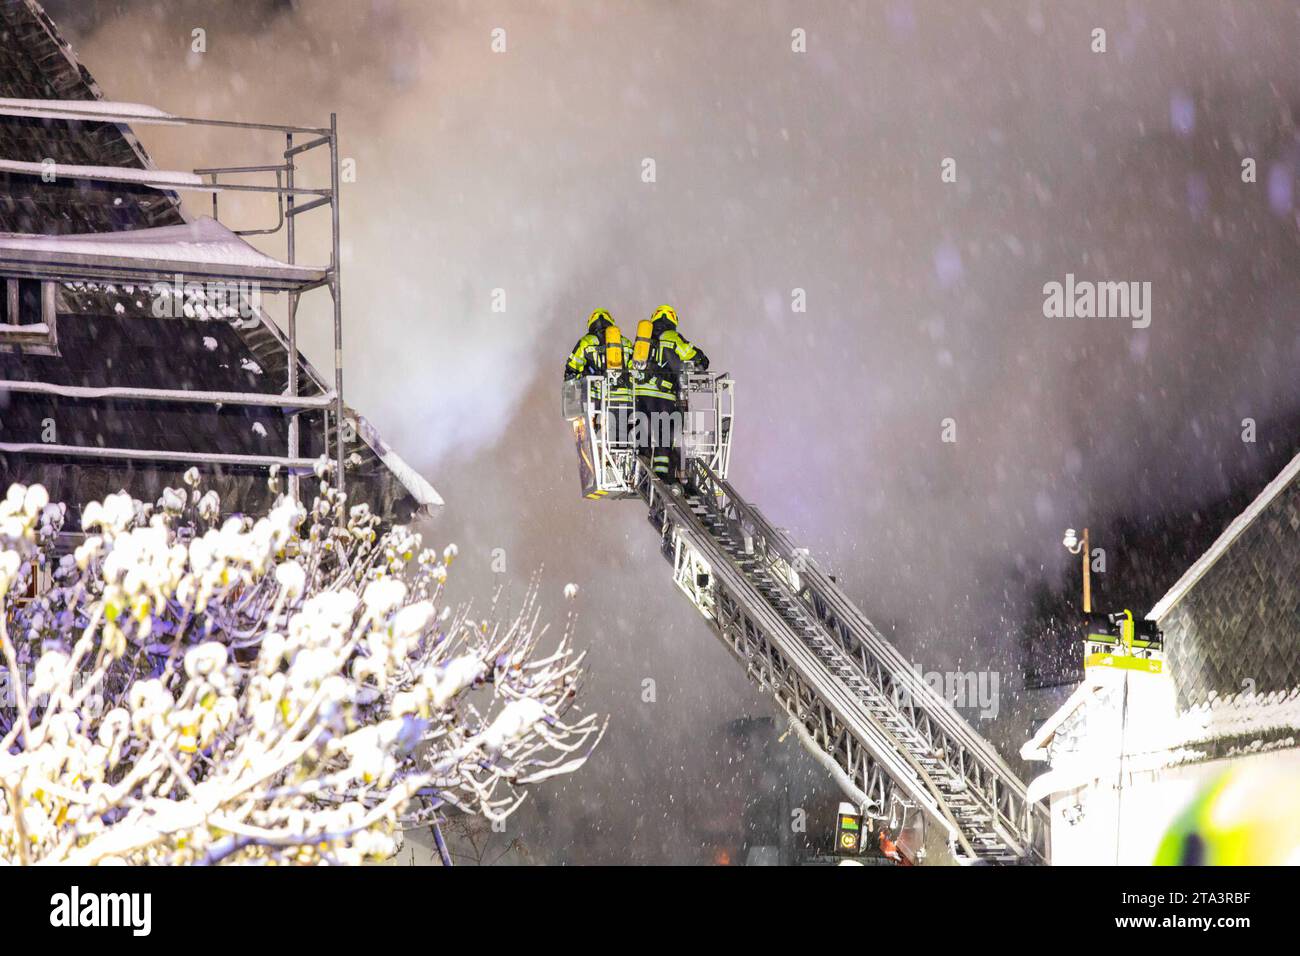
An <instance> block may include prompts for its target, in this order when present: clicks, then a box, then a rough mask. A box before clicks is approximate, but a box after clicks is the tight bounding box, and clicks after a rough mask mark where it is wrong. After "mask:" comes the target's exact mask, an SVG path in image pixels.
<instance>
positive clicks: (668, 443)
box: [632, 305, 709, 482]
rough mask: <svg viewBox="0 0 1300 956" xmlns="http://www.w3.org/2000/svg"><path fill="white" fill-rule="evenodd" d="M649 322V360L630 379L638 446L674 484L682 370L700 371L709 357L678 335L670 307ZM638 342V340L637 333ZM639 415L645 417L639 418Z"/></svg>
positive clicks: (678, 465)
mask: <svg viewBox="0 0 1300 956" xmlns="http://www.w3.org/2000/svg"><path fill="white" fill-rule="evenodd" d="M650 322H651V329H650V352H649V357H648V360H647V361H646V363H645V366H644V368H637V367H636V364H634V371H633V378H632V381H633V392H634V394H635V399H636V409H637V412H638V418H639V422H638V426H639V430H640V432H641V434H640V435H639V438H640V442H639V444H640V446H641V448H642V449H643V450H644V451H646V452H647V453H648V454H650V456H651V465H652V467H653V468H654V473H655V474H656V475H658V476H659V477H660V478H664V479H667V480H669V481H674V482H675V481H676V480H677V477H678V473H679V471H680V470H681V449H680V448H679V447H678V446H677V440H678V439H679V437H680V417H679V416H678V415H676V414H675V413H676V412H678V410H679V409H678V390H679V385H680V377H681V373H682V367H683V365H685V364H686V363H687V362H690V363H691V364H692V365H693V366H694V367H695V368H696V369H698V370H700V371H703V370H705V369H707V368H708V367H709V357H708V356H707V355H705V354H704V352H703V351H702V350H701V349H698V348H696V347H695V346H694V345H692V344H691V343H690V342H689V341H687V340H686V339H685V338H684V337H683V336H682V334H681V333H680V332H678V331H677V312H676V311H675V310H674V309H673V307H672V306H670V305H661V306H659V308H657V309H655V310H654V312H653V313H652V314H651V316H650ZM637 338H638V339H640V338H641V333H640V332H638V333H637ZM634 354H635V353H634ZM638 364H639V363H638ZM640 413H644V415H645V417H644V418H640Z"/></svg>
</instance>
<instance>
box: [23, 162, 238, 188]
mask: <svg viewBox="0 0 1300 956" xmlns="http://www.w3.org/2000/svg"><path fill="white" fill-rule="evenodd" d="M0 173H17V174H18V175H20V176H49V175H53V176H55V177H56V178H57V177H60V176H62V177H63V178H65V179H96V180H99V181H100V182H105V183H130V184H131V185H133V186H154V187H156V188H158V189H198V190H202V191H204V192H219V191H220V189H221V187H220V186H218V185H214V184H213V183H211V182H208V181H207V180H205V179H204V178H203V177H201V176H199V175H197V174H196V173H185V172H179V171H177V170H170V169H128V168H126V167H122V166H77V165H73V164H70V163H45V162H42V163H29V162H24V161H22V160H17V159H0Z"/></svg>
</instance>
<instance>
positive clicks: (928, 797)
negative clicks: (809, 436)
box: [636, 461, 978, 859]
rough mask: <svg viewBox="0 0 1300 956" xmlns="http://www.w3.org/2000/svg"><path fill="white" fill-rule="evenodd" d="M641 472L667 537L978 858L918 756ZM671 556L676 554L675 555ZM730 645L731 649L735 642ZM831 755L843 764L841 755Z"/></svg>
mask: <svg viewBox="0 0 1300 956" xmlns="http://www.w3.org/2000/svg"><path fill="white" fill-rule="evenodd" d="M636 470H637V480H636V485H637V487H638V490H639V491H640V493H641V497H642V498H643V500H645V501H647V502H648V503H650V504H651V507H652V509H653V508H654V507H655V502H656V500H657V501H658V502H660V503H661V504H660V505H659V507H660V508H661V509H662V511H661V514H662V516H663V517H662V521H663V524H662V525H661V533H663V534H665V535H669V534H671V533H672V532H673V530H674V528H676V529H678V530H680V531H682V532H683V533H686V534H687V536H688V537H689V538H690V539H691V543H692V545H693V546H694V547H696V548H697V549H698V550H699V551H700V552H701V553H702V554H703V555H704V558H705V560H706V561H707V562H708V563H709V564H710V566H711V567H712V568H713V570H714V577H715V578H716V579H717V580H718V582H719V583H721V584H723V585H724V586H725V587H727V588H728V589H729V590H731V591H732V592H733V594H734V595H735V596H734V597H733V600H734V601H735V603H736V605H737V606H738V607H739V608H740V609H741V611H742V614H743V620H744V621H745V622H746V623H750V622H752V624H753V626H754V627H755V628H756V629H758V630H760V631H764V632H766V635H767V641H768V643H769V645H770V646H771V647H773V648H774V649H776V650H777V652H778V653H779V654H781V655H782V656H783V657H784V658H786V659H787V660H788V661H789V663H790V664H791V670H792V671H793V672H794V673H796V674H798V676H799V679H800V680H801V681H803V682H804V683H806V684H807V685H808V687H809V692H810V693H811V695H812V697H813V699H815V700H816V701H818V702H819V703H821V704H824V705H825V706H826V707H828V708H829V709H830V710H831V711H832V712H833V713H834V714H835V716H836V717H837V719H838V720H840V721H841V722H842V723H844V724H845V726H846V727H847V728H849V730H850V732H851V733H852V735H853V736H854V737H855V738H856V739H857V740H858V742H859V744H860V746H861V747H862V748H865V750H867V751H868V752H869V753H870V755H871V756H872V757H873V758H874V762H875V763H877V764H879V765H881V767H882V768H883V770H884V772H885V773H887V774H888V775H889V776H890V777H891V778H892V779H893V781H894V782H895V783H896V784H898V785H899V786H900V787H901V788H902V789H904V790H905V791H906V792H907V794H908V796H909V797H910V798H911V800H912V802H913V803H915V804H916V805H918V806H921V807H923V808H924V809H926V810H927V811H928V812H929V813H930V815H931V816H932V817H933V818H934V819H935V820H936V821H938V822H939V823H940V824H942V825H943V826H944V827H945V828H946V829H947V830H948V832H949V834H950V836H951V837H952V840H953V842H954V843H956V844H958V845H960V847H961V848H962V850H964V851H965V853H966V854H967V855H968V856H969V857H971V858H972V859H973V858H976V857H977V856H978V854H977V853H976V851H975V849H974V847H973V846H972V845H971V844H970V843H969V841H968V840H967V838H966V835H965V833H964V832H963V830H962V827H961V825H960V823H959V822H958V820H957V819H956V817H955V815H954V814H953V812H952V810H951V809H950V808H949V807H948V806H947V803H946V800H945V798H944V795H943V793H942V792H941V791H940V789H939V787H938V785H937V783H936V782H935V781H934V780H933V778H932V777H931V776H930V774H929V773H928V772H927V771H926V770H925V768H924V767H922V766H921V765H920V764H919V762H917V760H916V758H915V755H913V754H912V753H911V752H910V750H909V749H908V748H907V747H906V746H905V745H904V744H903V743H902V742H900V741H899V740H898V739H897V738H896V737H895V736H894V735H893V734H892V733H891V732H890V731H889V729H888V728H886V727H884V726H882V725H881V724H880V723H879V722H878V721H877V719H876V718H875V717H874V716H873V715H872V714H871V713H870V712H869V711H868V710H867V709H866V707H865V706H864V703H863V701H862V700H861V698H860V697H859V696H858V695H857V694H856V693H854V692H852V691H849V690H848V689H847V688H846V687H845V686H844V684H843V682H842V681H841V680H840V678H838V677H837V676H836V675H835V674H834V673H833V672H831V671H830V669H829V668H828V667H827V665H826V664H824V663H823V662H822V661H820V660H819V659H818V658H817V657H816V656H815V655H814V654H813V652H812V651H811V650H810V649H809V648H808V647H807V645H806V644H805V643H804V642H803V640H802V639H800V638H799V636H798V635H797V634H795V633H794V632H793V631H791V630H790V628H789V625H787V624H786V623H785V622H784V621H783V620H782V619H781V618H779V617H778V616H777V615H776V614H775V613H774V612H773V611H772V610H771V608H770V606H769V605H768V603H767V601H766V600H765V599H764V598H763V596H762V595H761V594H759V593H758V591H757V589H756V588H755V587H754V585H753V584H752V583H751V582H750V581H749V580H748V579H747V578H745V576H744V575H743V573H741V572H740V571H739V569H737V568H735V567H734V565H733V564H732V561H731V558H730V556H729V555H727V554H726V552H725V551H723V550H722V549H721V548H718V547H717V546H716V545H715V544H714V542H713V538H712V535H710V534H709V532H708V530H707V529H705V528H704V527H703V526H702V525H700V524H699V521H698V519H697V518H696V517H695V515H693V514H691V512H690V511H689V509H687V508H686V507H685V506H684V504H683V503H682V502H681V501H679V500H678V499H675V498H673V497H672V496H671V495H669V494H668V493H667V492H666V491H665V490H664V488H663V485H662V483H661V482H660V481H659V480H658V479H657V478H655V477H654V476H653V475H650V474H649V473H647V472H646V469H645V468H644V464H643V463H641V462H639V461H638V465H637V469H636ZM652 513H653V512H652ZM667 550H669V552H670V553H671V549H667ZM728 644H729V645H730V642H729V641H728ZM792 716H795V717H796V719H798V720H801V721H804V722H805V726H806V727H808V729H809V731H810V732H811V733H814V735H815V728H814V727H813V726H809V724H808V723H807V722H806V721H805V718H804V716H803V715H800V714H794V715H792ZM828 752H829V751H828ZM831 755H832V756H833V757H836V759H837V760H838V759H839V758H838V756H837V754H835V753H832V754H831ZM841 765H842V766H843V764H841ZM844 769H845V770H846V772H849V773H850V775H852V774H853V773H854V768H853V767H852V766H846V767H845V768H844Z"/></svg>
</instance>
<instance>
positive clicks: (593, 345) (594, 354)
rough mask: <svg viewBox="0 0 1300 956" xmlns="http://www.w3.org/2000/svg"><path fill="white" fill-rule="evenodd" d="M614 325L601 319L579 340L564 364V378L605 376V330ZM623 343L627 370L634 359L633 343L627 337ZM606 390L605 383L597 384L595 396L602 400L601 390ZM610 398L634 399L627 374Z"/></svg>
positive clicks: (623, 376) (624, 362)
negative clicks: (628, 364)
mask: <svg viewBox="0 0 1300 956" xmlns="http://www.w3.org/2000/svg"><path fill="white" fill-rule="evenodd" d="M612 324H613V323H612V322H609V321H608V320H606V319H599V320H597V321H596V323H595V324H594V325H592V327H591V329H590V330H588V332H587V334H586V335H584V336H583V337H582V338H580V339H578V344H577V345H575V346H574V347H573V351H572V352H570V353H569V358H568V361H566V362H565V363H564V377H565V378H566V379H568V378H583V377H585V376H588V375H604V374H605V329H607V328H609V327H610V326H611V325H612ZM621 338H622V342H623V368H625V369H626V368H627V363H628V362H630V361H631V359H632V343H631V342H630V341H628V338H627V336H626V335H623V336H621ZM603 388H604V383H603V382H597V383H595V389H596V391H595V392H594V396H595V397H596V398H600V397H602V396H601V390H603ZM610 398H611V399H613V400H615V401H618V400H620V399H622V400H624V401H630V400H631V398H632V386H631V383H630V382H629V380H628V376H627V373H626V372H624V373H623V375H621V376H620V377H619V384H618V385H617V386H615V388H614V390H613V391H612V392H611V393H610Z"/></svg>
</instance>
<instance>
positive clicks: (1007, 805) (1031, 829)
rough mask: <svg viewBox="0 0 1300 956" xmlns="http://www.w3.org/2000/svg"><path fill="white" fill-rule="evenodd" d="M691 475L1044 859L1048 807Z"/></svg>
mask: <svg viewBox="0 0 1300 956" xmlns="http://www.w3.org/2000/svg"><path fill="white" fill-rule="evenodd" d="M697 471H699V472H700V473H701V474H699V475H698V477H699V478H700V479H701V483H702V484H703V485H705V492H706V493H705V495H704V499H705V501H706V503H709V504H710V505H716V506H718V507H719V508H720V511H721V513H722V515H723V516H724V517H726V518H728V519H729V520H731V521H733V522H737V523H739V524H740V525H741V526H742V527H744V529H745V531H747V532H749V534H750V535H751V536H752V538H753V539H754V542H755V552H756V554H758V555H759V556H761V557H764V558H765V559H766V560H768V561H769V563H771V556H770V554H766V553H763V552H766V551H767V549H768V548H771V547H772V545H773V544H775V545H776V546H777V557H778V558H779V559H780V560H781V561H782V563H785V564H786V565H787V568H786V569H779V570H778V573H777V574H775V575H774V577H776V578H778V579H779V583H780V584H781V585H783V586H785V587H786V590H787V591H788V592H790V596H791V597H793V598H795V599H796V600H798V602H799V603H800V604H801V605H802V606H804V607H806V608H808V610H809V611H810V612H811V613H812V614H813V615H814V616H815V617H816V618H817V620H818V622H819V623H820V624H821V625H822V626H823V627H825V628H827V629H828V630H830V631H832V633H833V634H834V635H835V636H836V637H837V638H839V643H840V646H841V647H843V648H844V649H845V650H846V651H847V652H848V655H849V657H850V658H851V659H852V660H853V661H854V663H855V664H856V666H857V667H858V669H859V670H860V671H862V673H863V674H864V676H865V677H866V678H867V679H868V680H869V681H871V682H872V684H873V685H874V686H875V688H876V689H877V690H878V691H879V692H880V693H881V694H882V695H884V696H886V697H887V698H888V699H889V700H890V701H891V703H892V704H893V705H894V707H895V709H896V710H897V711H899V712H900V714H902V715H903V716H904V717H905V718H906V719H907V720H908V721H909V722H910V723H911V724H912V725H913V727H914V728H915V729H916V730H917V732H918V733H919V734H920V735H921V736H922V737H923V738H924V739H926V740H927V741H928V743H929V744H930V746H931V748H932V750H933V751H935V752H942V753H943V754H944V755H945V759H946V761H947V762H948V763H949V765H950V766H952V767H953V770H954V773H957V774H959V775H960V776H961V778H962V779H963V780H965V781H966V782H967V784H968V786H969V787H970V790H971V793H972V794H973V795H975V796H976V797H977V799H978V800H979V801H980V802H981V803H982V804H984V805H985V807H986V810H987V811H988V812H989V814H990V815H991V817H992V818H993V821H994V824H995V826H996V828H997V829H998V830H1000V831H1002V833H1003V835H1004V837H1005V838H1006V839H1007V840H1008V842H1009V843H1011V844H1020V845H1023V846H1025V847H1027V848H1028V849H1027V851H1026V852H1029V853H1031V854H1032V855H1034V856H1036V857H1040V858H1045V855H1046V847H1045V845H1040V844H1042V842H1043V840H1045V834H1046V830H1047V820H1046V810H1045V808H1043V807H1042V806H1041V804H1033V805H1030V804H1029V803H1028V800H1027V794H1026V790H1025V787H1024V784H1023V783H1022V782H1021V781H1020V780H1019V778H1018V777H1017V776H1016V775H1015V773H1014V772H1013V771H1012V770H1011V769H1010V767H1009V766H1007V764H1006V763H1005V762H1004V761H1003V760H1002V758H1001V756H1000V755H998V754H997V752H996V751H995V750H994V749H993V748H992V746H991V745H990V744H989V743H988V742H987V741H985V740H984V739H983V737H981V736H979V735H978V734H977V733H976V732H975V731H974V729H973V728H971V727H970V725H969V724H968V723H967V722H966V721H965V720H964V719H963V718H962V717H961V715H960V714H958V713H957V711H956V709H955V708H953V707H952V705H951V704H950V703H949V702H948V701H947V700H946V699H944V697H943V696H942V695H940V694H938V693H937V692H935V690H934V689H933V688H932V687H931V686H930V685H929V684H928V683H927V682H926V681H924V680H923V679H922V677H921V675H919V674H918V673H916V671H915V669H914V668H913V667H912V666H911V665H910V664H909V663H908V662H907V661H906V659H905V658H904V657H903V656H902V654H900V653H899V652H898V650H897V649H896V648H894V646H893V645H892V644H890V643H889V642H888V640H887V639H886V638H885V637H884V636H883V635H882V634H880V632H879V631H878V630H877V629H876V628H875V627H874V625H872V624H871V623H870V622H869V621H868V620H867V619H866V618H865V617H864V616H863V615H862V614H861V612H860V611H858V610H857V608H856V607H855V606H854V605H853V604H852V602H850V601H848V599H847V598H846V597H845V596H844V595H843V592H842V591H841V590H840V589H839V587H838V585H836V584H835V583H834V582H832V581H830V580H829V579H828V578H826V577H825V575H824V574H823V573H822V572H821V571H820V569H819V568H817V567H816V566H815V565H814V564H812V562H811V561H810V560H808V559H807V558H806V557H804V556H803V555H802V554H800V552H799V551H798V549H796V548H795V547H794V545H793V543H792V542H790V540H789V538H788V537H787V536H786V535H785V534H784V533H782V532H780V531H779V530H778V529H776V528H774V527H772V526H771V524H770V523H769V522H768V521H767V520H766V518H765V517H763V515H762V514H761V512H759V511H758V509H756V508H753V507H751V506H749V505H748V504H746V503H745V502H744V500H743V499H742V498H740V496H739V495H738V494H736V492H735V490H734V489H733V488H731V486H730V485H729V484H728V483H727V482H726V481H725V480H722V479H719V478H717V476H716V475H713V474H710V473H709V472H708V471H707V469H705V468H700V469H697ZM710 485H711V486H712V493H710V492H711V489H710V487H709V486H710ZM781 552H784V554H782V553H781ZM797 557H798V558H803V563H802V564H801V565H800V567H801V570H800V571H799V572H797V574H798V580H799V584H800V585H801V587H800V593H796V592H795V591H794V588H793V587H789V586H788V583H789V575H788V574H787V573H781V570H788V568H789V567H790V565H791V562H793V561H794V560H795V559H796V558H797ZM805 593H806V595H807V596H806V597H805ZM854 625H856V627H855V626H854ZM854 650H856V651H857V653H856V654H855V653H854ZM868 663H870V665H871V666H867V665H868ZM1036 817H1037V819H1035V818H1036Z"/></svg>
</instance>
